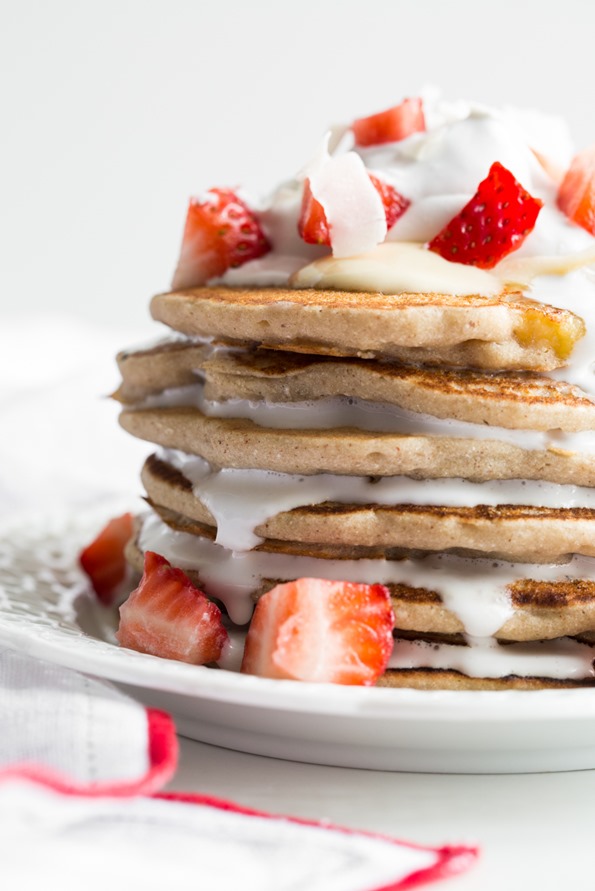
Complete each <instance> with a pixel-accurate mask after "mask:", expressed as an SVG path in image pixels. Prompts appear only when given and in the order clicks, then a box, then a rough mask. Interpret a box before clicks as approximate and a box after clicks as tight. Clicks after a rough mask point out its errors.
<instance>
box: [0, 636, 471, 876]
mask: <svg viewBox="0 0 595 891" xmlns="http://www.w3.org/2000/svg"><path fill="white" fill-rule="evenodd" d="M0 726H1V727H2V728H3V733H2V734H0V875H1V876H2V879H3V880H4V884H6V886H7V887H25V888H28V887H41V886H42V885H43V884H45V879H46V877H47V876H48V875H51V876H52V883H53V884H52V887H60V888H61V889H62V891H69V889H71V888H72V889H73V891H74V889H75V888H76V889H77V891H78V889H79V888H80V887H81V885H83V884H84V887H85V888H105V887H106V885H107V884H108V883H110V884H113V882H114V877H117V880H118V883H119V885H122V886H124V880H125V878H126V877H128V878H129V879H130V880H134V887H142V888H143V889H153V888H154V889H156V891H157V889H162V888H163V887H188V886H189V885H190V884H191V883H192V882H194V881H196V880H197V877H198V875H200V887H204V888H206V887H209V886H213V887H216V888H217V889H218V891H237V888H238V887H242V889H243V891H296V889H302V888H304V889H305V888H307V889H308V891H375V889H387V888H395V889H396V888H399V887H411V883H412V882H413V881H414V879H415V884H417V883H422V882H425V881H430V880H434V879H437V878H440V877H442V876H446V875H450V874H453V873H455V872H459V871H461V870H462V869H465V868H466V867H467V866H468V865H470V863H471V862H472V861H473V860H474V858H475V851H474V850H472V849H469V848H464V847H461V848H442V849H435V848H427V847H418V846H415V845H410V844H407V843H404V842H400V841H395V840H393V839H389V838H383V837H380V836H374V835H370V834H365V833H359V832H352V831H350V830H345V829H340V828H336V827H330V826H328V825H323V824H317V823H307V822H304V821H300V820H292V819H291V818H284V817H271V816H270V815H267V814H261V813H257V812H254V811H250V810H247V809H246V808H241V807H239V806H237V805H234V804H233V803H230V802H223V801H217V800H214V799H212V798H206V797H201V796H179V795H169V796H162V797H159V796H157V797H153V798H150V797H146V795H145V794H141V793H147V792H154V791H155V790H156V789H158V788H160V787H161V786H162V785H163V784H164V783H165V782H166V781H167V780H168V779H169V778H170V777H171V775H172V774H173V772H174V770H175V765H176V757H177V746H176V740H175V733H174V730H173V725H172V723H171V721H170V720H169V719H168V718H167V716H165V715H162V714H161V713H155V712H151V711H150V710H149V711H147V710H146V709H145V708H144V707H143V706H141V705H139V704H138V703H136V702H134V701H133V700H132V699H129V698H128V697H127V696H125V695H124V694H122V693H120V692H119V691H118V690H116V689H114V688H113V687H112V686H111V685H109V684H106V683H102V682H99V681H96V680H93V679H91V678H88V677H85V676H84V675H81V674H78V673H76V672H73V671H69V670H68V669H64V668H61V667H59V666H56V665H51V664H48V663H45V662H41V661H39V660H37V659H32V658H30V657H28V656H23V655H21V654H19V653H15V652H13V651H11V650H9V649H5V648H3V649H0ZM32 851H34V852H35V856H31V852H32ZM402 883H406V884H402Z"/></svg>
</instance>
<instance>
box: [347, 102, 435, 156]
mask: <svg viewBox="0 0 595 891" xmlns="http://www.w3.org/2000/svg"><path fill="white" fill-rule="evenodd" d="M351 126H352V130H353V135H354V137H355V144H356V145H359V146H361V147H362V148H366V147H367V146H370V145H382V144H383V143H385V142H398V141H399V140H400V139H405V138H406V137H407V136H411V134H412V133H420V132H421V131H423V130H425V129H426V120H425V117H424V109H423V102H422V100H421V99H418V98H415V99H404V100H403V101H402V102H401V104H400V105H395V106H394V107H393V108H387V109H386V111H380V112H378V114H372V115H370V116H369V117H367V118H358V119H357V120H356V121H354V122H353V124H352V125H351Z"/></svg>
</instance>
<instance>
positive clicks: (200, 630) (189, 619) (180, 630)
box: [116, 551, 228, 665]
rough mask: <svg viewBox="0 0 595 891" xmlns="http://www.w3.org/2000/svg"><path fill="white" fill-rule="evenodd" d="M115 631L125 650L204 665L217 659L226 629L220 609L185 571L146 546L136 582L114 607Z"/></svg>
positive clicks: (223, 642)
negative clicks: (117, 618)
mask: <svg viewBox="0 0 595 891" xmlns="http://www.w3.org/2000/svg"><path fill="white" fill-rule="evenodd" d="M116 637H117V639H118V643H119V644H120V645H121V646H123V647H128V649H130V650H138V651H139V652H140V653H150V654H151V655H153V656H161V657H162V658H164V659H177V660H178V661H179V662H190V663H192V664H193V665H205V664H206V663H208V662H216V661H217V659H219V657H220V656H221V651H222V649H223V646H224V644H225V642H226V641H227V637H228V635H227V631H226V630H225V628H224V627H223V623H222V621H221V610H220V609H219V608H218V607H217V606H216V605H215V604H214V603H211V601H210V600H208V599H207V597H206V596H205V595H204V594H203V593H202V591H199V589H198V588H196V587H195V586H194V585H193V584H192V582H191V581H190V579H189V578H188V576H187V575H186V573H184V572H182V570H181V569H175V568H174V567H173V566H171V565H170V564H169V563H168V561H167V560H166V559H165V557H161V556H160V555H159V554H155V553H154V552H153V551H147V552H146V553H145V567H144V573H143V577H142V578H141V580H140V584H139V586H138V588H136V589H135V590H134V591H133V592H132V594H131V595H130V597H129V598H128V600H127V601H126V602H125V603H123V604H122V606H121V607H120V627H119V628H118V632H117V634H116Z"/></svg>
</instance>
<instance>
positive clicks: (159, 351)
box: [114, 339, 212, 402]
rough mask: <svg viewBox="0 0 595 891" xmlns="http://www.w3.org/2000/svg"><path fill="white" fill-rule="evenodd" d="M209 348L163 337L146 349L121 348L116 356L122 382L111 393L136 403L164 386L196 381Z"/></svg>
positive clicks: (184, 384) (120, 399)
mask: <svg viewBox="0 0 595 891" xmlns="http://www.w3.org/2000/svg"><path fill="white" fill-rule="evenodd" d="M211 353H212V347H210V346H209V345H208V344H204V343H193V342H192V341H188V340H181V339H179V340H177V339H176V340H165V341H162V342H160V343H158V344H155V345H154V346H151V347H149V348H147V349H137V350H134V349H131V350H122V351H121V352H120V353H118V355H117V356H116V361H117V363H118V368H119V371H120V374H121V375H122V383H121V385H120V387H119V388H118V390H117V391H116V392H115V393H114V398H116V399H118V400H119V401H121V402H136V401H138V400H140V399H144V398H145V397H146V396H148V395H149V394H151V393H158V392H160V391H161V390H164V389H166V388H168V387H185V386H188V384H193V383H196V381H197V375H196V374H195V372H194V369H200V368H201V367H202V366H203V365H204V363H205V361H206V360H207V359H208V357H209V355H210V354H211Z"/></svg>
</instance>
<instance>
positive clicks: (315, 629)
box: [242, 579, 393, 686]
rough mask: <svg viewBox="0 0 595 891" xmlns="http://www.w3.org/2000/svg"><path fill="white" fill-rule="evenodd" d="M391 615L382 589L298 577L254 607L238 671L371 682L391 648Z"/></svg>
mask: <svg viewBox="0 0 595 891" xmlns="http://www.w3.org/2000/svg"><path fill="white" fill-rule="evenodd" d="M392 628H393V611H392V607H391V601H390V594H389V592H388V590H387V589H386V588H385V587H384V586H383V585H360V584H355V583H353V582H331V581H327V580H326V579H298V580H297V581H295V582H288V583H287V584H284V585H277V587H276V588H272V589H271V590H270V591H268V592H267V593H266V594H264V595H263V596H262V597H261V598H260V600H259V601H258V603H257V605H256V609H255V611H254V615H253V617H252V622H251V623H250V629H249V631H248V636H247V638H246V646H245V649H244V660H243V662H242V671H243V672H245V673H247V674H256V675H259V676H260V677H267V678H286V679H293V680H299V681H315V682H321V683H324V682H327V683H333V684H362V685H365V686H370V685H372V684H374V683H375V682H376V681H377V680H378V678H379V677H380V675H381V674H383V673H384V671H385V670H386V666H387V664H388V660H389V657H390V654H391V652H392V648H393V636H392Z"/></svg>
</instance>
